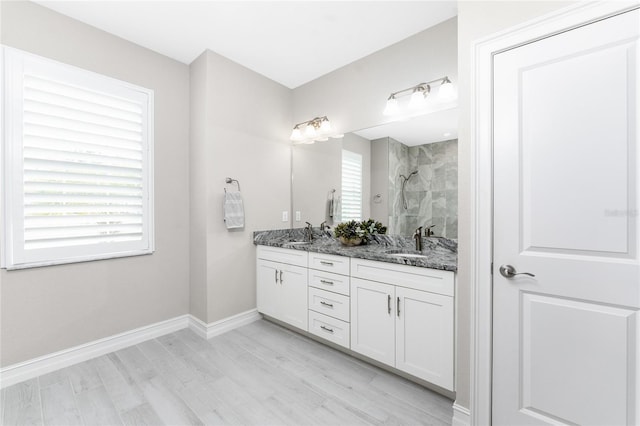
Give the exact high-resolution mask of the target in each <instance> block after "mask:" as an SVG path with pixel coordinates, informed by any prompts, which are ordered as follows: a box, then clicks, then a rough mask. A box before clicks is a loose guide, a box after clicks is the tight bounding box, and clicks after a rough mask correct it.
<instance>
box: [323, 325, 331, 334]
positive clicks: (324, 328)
mask: <svg viewBox="0 0 640 426" xmlns="http://www.w3.org/2000/svg"><path fill="white" fill-rule="evenodd" d="M320 328H321V329H323V330H324V331H328V332H329V333H333V329H332V328H329V327H325V326H324V325H321V326H320Z"/></svg>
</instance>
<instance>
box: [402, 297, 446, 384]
mask: <svg viewBox="0 0 640 426" xmlns="http://www.w3.org/2000/svg"><path fill="white" fill-rule="evenodd" d="M453 360H454V355H453V297H451V296H443V295H441V294H434V293H429V292H426V291H418V290H414V289H410V288H404V287H396V368H398V369H399V370H402V371H406V372H407V373H409V374H412V375H414V376H416V377H419V378H421V379H424V380H426V381H428V382H431V383H434V384H436V385H438V386H441V387H443V388H445V389H448V390H450V391H453V390H454V387H453V383H454V380H453Z"/></svg>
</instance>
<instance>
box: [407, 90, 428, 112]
mask: <svg viewBox="0 0 640 426" xmlns="http://www.w3.org/2000/svg"><path fill="white" fill-rule="evenodd" d="M425 106H427V97H426V92H425V91H424V90H415V91H414V92H413V93H412V94H411V99H409V109H412V110H417V109H422V108H424V107H425Z"/></svg>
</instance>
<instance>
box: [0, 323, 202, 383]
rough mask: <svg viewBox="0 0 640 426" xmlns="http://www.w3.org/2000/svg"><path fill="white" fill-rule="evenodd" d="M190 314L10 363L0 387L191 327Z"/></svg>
mask: <svg viewBox="0 0 640 426" xmlns="http://www.w3.org/2000/svg"><path fill="white" fill-rule="evenodd" d="M189 317H190V315H181V316H179V317H176V318H172V319H169V320H166V321H161V322H157V323H155V324H151V325H147V326H144V327H140V328H136V329H134V330H129V331H125V332H124V333H120V334H116V335H113V336H109V337H105V338H103V339H99V340H94V341H93V342H89V343H85V344H83V345H79V346H74V347H72V348H69V349H64V350H62V351H58V352H54V353H51V354H47V355H43V356H40V357H38V358H33V359H30V360H28V361H24V362H20V363H18V364H13V365H9V366H7V367H4V368H2V369H0V388H4V387H7V386H11V385H13V384H16V383H19V382H22V381H24V380H29V379H32V378H34V377H38V376H41V375H43V374H47V373H50V372H52V371H55V370H58V369H60V368H64V367H68V366H70V365H73V364H77V363H79V362H83V361H86V360H89V359H92V358H96V357H99V356H101V355H104V354H108V353H110V352H113V351H117V350H120V349H122V348H126V347H128V346H132V345H136V344H138V343H140V342H144V341H145V340H149V339H153V338H155V337H158V336H163V335H165V334H169V333H173V332H174V331H177V330H180V329H183V328H187V327H188V326H189Z"/></svg>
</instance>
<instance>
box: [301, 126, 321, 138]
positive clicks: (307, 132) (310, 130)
mask: <svg viewBox="0 0 640 426" xmlns="http://www.w3.org/2000/svg"><path fill="white" fill-rule="evenodd" d="M316 136H318V132H316V128H315V127H313V125H312V124H307V127H306V128H305V129H304V137H305V138H309V139H314V138H315V137H316Z"/></svg>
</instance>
